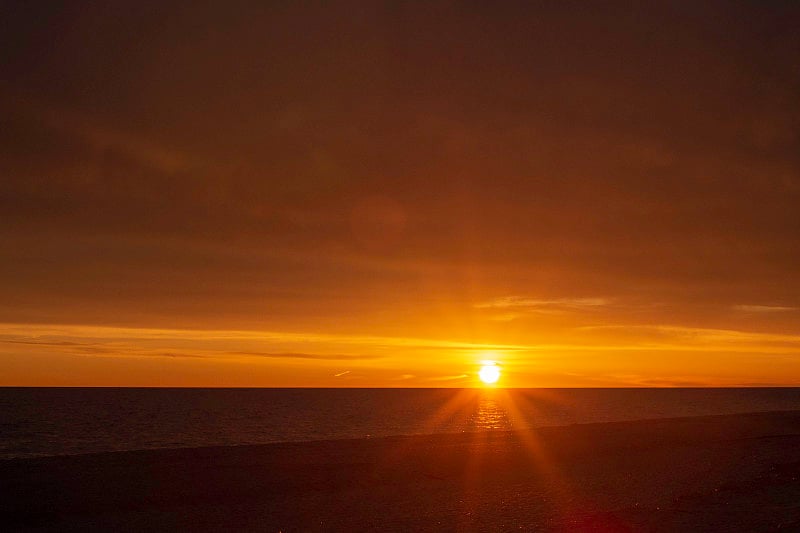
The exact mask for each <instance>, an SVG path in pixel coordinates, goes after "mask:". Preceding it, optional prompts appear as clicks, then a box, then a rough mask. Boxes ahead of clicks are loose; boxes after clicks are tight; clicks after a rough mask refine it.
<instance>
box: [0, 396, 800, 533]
mask: <svg viewBox="0 0 800 533" xmlns="http://www.w3.org/2000/svg"><path fill="white" fill-rule="evenodd" d="M0 495H1V496H2V497H1V498H0V520H2V521H1V522H0V529H4V530H58V531H65V530H67V531H86V530H103V531H121V530H127V531H145V530H151V531H152V530H156V531H167V530H169V531H172V530H176V529H178V530H257V531H279V530H280V531H309V530H333V531H363V530H390V531H438V530H463V531H469V530H472V531H505V530H520V529H522V530H525V531H536V530H544V531H653V530H656V531H698V530H699V531H768V530H774V529H780V530H787V531H800V412H794V411H792V412H780V413H758V414H748V415H733V416H715V417H701V418H683V419H671V420H658V421H640V422H626V423H613V424H590V425H578V426H570V427H563V428H547V429H541V430H538V431H534V432H530V433H505V432H503V433H479V434H461V435H438V436H424V437H395V438H384V439H372V440H352V441H328V442H314V443H294V444H275V445H264V446H239V447H220V448H203V449H182V450H156V451H139V452H121V453H107V454H96V455H84V456H74V457H58V458H44V459H25V460H11V461H0Z"/></svg>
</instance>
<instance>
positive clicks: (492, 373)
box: [478, 361, 500, 385]
mask: <svg viewBox="0 0 800 533" xmlns="http://www.w3.org/2000/svg"><path fill="white" fill-rule="evenodd" d="M478 377H479V378H481V381H483V382H484V383H485V384H487V385H492V384H494V383H497V380H498V379H500V367H499V366H497V363H495V362H494V361H484V363H483V366H482V367H481V369H480V371H478Z"/></svg>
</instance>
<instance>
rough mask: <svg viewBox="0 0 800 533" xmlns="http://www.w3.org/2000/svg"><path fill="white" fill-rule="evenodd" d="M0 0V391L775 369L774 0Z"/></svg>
mask: <svg viewBox="0 0 800 533" xmlns="http://www.w3.org/2000/svg"><path fill="white" fill-rule="evenodd" d="M161 4H162V3H160V2H159V3H155V2H122V1H120V2H91V3H90V2H82V1H78V0H75V1H69V2H46V3H35V2H34V3H32V2H17V1H3V2H0V27H2V31H0V72H2V76H0V369H2V371H0V385H2V386H50V385H58V386H220V387H227V386H252V387H261V386H264V387H295V386H304V387H318V386H319V387H338V386H349V387H395V386H400V387H408V386H411V387H440V386H448V387H463V386H474V385H476V384H477V383H478V382H477V377H476V373H477V371H478V368H479V366H480V362H481V361H483V360H494V361H498V363H499V364H500V366H501V368H502V377H501V380H500V382H499V384H498V385H499V386H508V387H585V386H588V387H606V386H759V385H794V386H800V327H799V326H800V276H798V271H800V269H799V268H798V267H800V97H798V95H800V61H798V58H799V57H800V33H799V32H798V31H797V28H798V27H799V26H800V5H798V4H797V3H796V2H788V1H787V2H780V1H773V2H755V1H734V2H713V1H712V2H703V3H702V5H696V3H694V2H654V3H650V2H648V3H646V4H645V3H642V4H641V5H638V4H639V3H630V2H619V3H615V2H604V3H602V4H603V5H586V3H583V2H579V3H573V2H515V1H511V2H504V3H495V2H456V1H444V2H435V1H434V2H428V3H424V5H423V4H422V3H410V2H409V3H405V2H319V3H318V2H243V1H226V2H170V3H169V5H161Z"/></svg>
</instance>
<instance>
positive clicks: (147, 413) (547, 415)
mask: <svg viewBox="0 0 800 533" xmlns="http://www.w3.org/2000/svg"><path fill="white" fill-rule="evenodd" d="M787 409H800V389H798V388H774V389H773V388H758V389H530V390H521V389H516V390H509V391H505V390H487V391H483V390H471V389H462V390H459V389H456V390H453V389H100V388H87V389H75V388H69V389H51V388H42V389H37V388H0V458H3V459H8V458H14V457H29V456H43V455H63V454H77V453H91V452H102V451H114V450H138V449H147V448H177V447H197V446H213V445H236V444H259V443H268V442H282V441H307V440H322V439H341V438H354V437H355V438H359V437H378V436H388V435H411V434H429V433H454V432H464V431H480V430H493V429H496V430H505V429H519V428H524V427H541V426H557V425H567V424H575V423H587V422H606V421H619V420H637V419H643V418H662V417H676V416H691V415H709V414H727V413H743V412H753V411H772V410H787Z"/></svg>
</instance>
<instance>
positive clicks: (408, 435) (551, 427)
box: [0, 409, 800, 465]
mask: <svg viewBox="0 0 800 533" xmlns="http://www.w3.org/2000/svg"><path fill="white" fill-rule="evenodd" d="M792 413H798V414H800V409H772V410H766V411H744V412H739V413H724V414H713V415H696V416H670V417H650V418H637V419H624V420H613V421H604V422H575V423H571V424H558V425H547V426H536V427H530V428H521V429H511V430H506V429H497V430H475V431H461V432H442V433H398V434H393V435H379V436H365V437H342V438H332V439H311V440H281V441H272V442H260V443H242V444H219V445H202V446H174V447H171V446H165V447H153V448H135V449H127V450H102V451H90V452H76V453H61V454H54V455H49V454H37V455H22V456H18V457H0V465H3V464H8V463H10V462H16V461H35V460H45V459H60V458H71V457H86V456H101V455H108V454H127V453H139V452H161V451H164V452H169V451H185V450H220V451H223V450H225V449H235V448H260V447H266V446H275V445H284V444H297V445H310V444H315V443H347V442H358V441H371V442H375V441H380V440H382V439H398V438H426V437H434V438H435V437H453V438H455V437H458V436H463V435H481V434H493V435H496V434H506V435H508V436H513V435H515V434H524V433H531V432H534V433H535V432H540V431H544V432H548V431H551V430H559V429H564V428H574V427H589V426H603V427H605V426H613V425H615V424H638V423H647V422H656V421H664V422H668V421H675V422H677V421H682V420H700V419H717V418H722V417H748V416H757V415H781V414H792Z"/></svg>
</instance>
